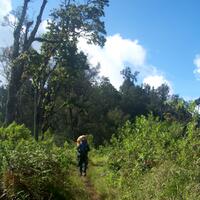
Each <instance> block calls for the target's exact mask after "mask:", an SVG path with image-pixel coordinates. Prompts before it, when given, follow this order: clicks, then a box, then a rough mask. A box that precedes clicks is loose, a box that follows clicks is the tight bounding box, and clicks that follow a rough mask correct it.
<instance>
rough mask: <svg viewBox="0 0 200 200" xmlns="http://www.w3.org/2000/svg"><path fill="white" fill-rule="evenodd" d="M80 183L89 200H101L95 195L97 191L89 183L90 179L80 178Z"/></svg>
mask: <svg viewBox="0 0 200 200" xmlns="http://www.w3.org/2000/svg"><path fill="white" fill-rule="evenodd" d="M82 181H83V183H84V185H85V188H86V191H87V193H88V197H89V199H90V200H101V198H100V196H99V194H98V193H97V191H96V189H95V188H94V186H93V184H92V183H91V181H90V179H89V178H88V177H82Z"/></svg>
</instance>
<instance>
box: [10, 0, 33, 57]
mask: <svg viewBox="0 0 200 200" xmlns="http://www.w3.org/2000/svg"><path fill="white" fill-rule="evenodd" d="M29 2H30V0H24V5H23V8H22V13H21V16H20V18H19V22H18V24H17V26H16V29H15V31H14V45H13V55H12V57H13V59H15V58H17V57H18V55H19V46H20V33H21V29H22V26H23V22H24V20H25V17H26V12H27V9H28V3H29Z"/></svg>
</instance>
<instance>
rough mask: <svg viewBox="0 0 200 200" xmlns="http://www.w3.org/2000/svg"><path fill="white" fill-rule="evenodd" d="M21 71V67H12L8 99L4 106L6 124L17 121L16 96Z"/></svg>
mask: <svg viewBox="0 0 200 200" xmlns="http://www.w3.org/2000/svg"><path fill="white" fill-rule="evenodd" d="M22 71H23V68H22V66H13V67H12V70H11V78H10V83H9V87H8V98H7V106H6V119H5V123H6V124H10V123H12V122H13V121H17V108H16V106H17V99H18V98H17V94H18V91H19V89H20V86H21V75H22Z"/></svg>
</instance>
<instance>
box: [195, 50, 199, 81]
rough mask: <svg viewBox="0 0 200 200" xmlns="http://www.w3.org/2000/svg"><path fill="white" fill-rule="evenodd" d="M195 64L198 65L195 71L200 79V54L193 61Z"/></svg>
mask: <svg viewBox="0 0 200 200" xmlns="http://www.w3.org/2000/svg"><path fill="white" fill-rule="evenodd" d="M193 63H194V65H195V66H196V69H195V70H194V71H193V72H194V74H195V75H196V77H197V79H198V80H200V55H199V54H198V55H196V56H195V58H194V61H193Z"/></svg>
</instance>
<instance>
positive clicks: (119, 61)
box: [79, 34, 172, 89]
mask: <svg viewBox="0 0 200 200" xmlns="http://www.w3.org/2000/svg"><path fill="white" fill-rule="evenodd" d="M79 48H80V49H81V50H82V51H84V52H85V53H86V54H87V55H88V58H89V62H90V63H91V65H93V66H95V65H97V64H98V63H99V64H100V65H101V70H100V75H102V76H106V77H108V78H109V79H110V82H111V83H112V84H113V85H114V86H115V87H116V88H117V89H118V88H119V86H120V85H121V83H122V81H123V79H122V76H121V75H120V71H121V70H122V69H124V67H126V66H129V67H131V69H132V72H134V71H139V72H140V74H139V77H141V78H142V79H143V80H142V82H143V83H146V84H149V85H150V86H152V87H154V88H157V87H159V86H160V85H161V84H162V83H165V84H167V85H168V86H169V87H170V89H172V88H171V84H170V82H169V81H167V80H166V79H165V77H164V76H163V75H161V73H159V72H158V70H157V68H156V67H154V66H152V65H150V64H148V63H147V61H146V55H147V52H146V50H145V48H144V47H143V46H142V45H141V44H140V43H139V42H138V40H130V39H124V38H122V37H121V35H120V34H115V35H113V36H108V37H107V41H106V43H105V46H104V47H103V48H100V47H99V46H95V45H89V44H87V42H86V41H85V40H84V39H83V38H82V39H80V41H79Z"/></svg>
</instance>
